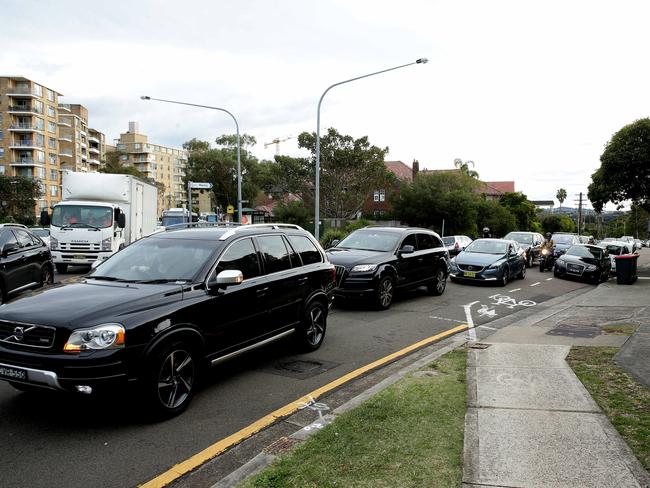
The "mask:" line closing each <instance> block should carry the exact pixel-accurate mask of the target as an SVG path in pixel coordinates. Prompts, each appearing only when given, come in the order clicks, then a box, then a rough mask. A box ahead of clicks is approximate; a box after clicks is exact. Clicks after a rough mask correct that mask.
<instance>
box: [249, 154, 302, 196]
mask: <svg viewBox="0 0 650 488" xmlns="http://www.w3.org/2000/svg"><path fill="white" fill-rule="evenodd" d="M313 176H314V170H313V167H312V164H311V162H310V160H309V159H307V158H294V157H291V156H282V155H276V156H275V158H274V160H273V161H268V162H265V163H263V164H260V177H259V180H260V186H261V187H262V189H263V190H264V191H265V192H267V193H271V194H272V195H277V196H282V195H284V194H288V193H291V194H294V195H296V196H298V197H300V198H301V199H302V200H303V201H304V202H305V203H306V204H313V200H314V199H313V196H312V193H313V181H314V180H313Z"/></svg>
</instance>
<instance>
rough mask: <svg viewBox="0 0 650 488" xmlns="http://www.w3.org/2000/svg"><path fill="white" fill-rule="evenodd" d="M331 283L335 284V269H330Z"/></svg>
mask: <svg viewBox="0 0 650 488" xmlns="http://www.w3.org/2000/svg"><path fill="white" fill-rule="evenodd" d="M332 283H334V284H336V268H332Z"/></svg>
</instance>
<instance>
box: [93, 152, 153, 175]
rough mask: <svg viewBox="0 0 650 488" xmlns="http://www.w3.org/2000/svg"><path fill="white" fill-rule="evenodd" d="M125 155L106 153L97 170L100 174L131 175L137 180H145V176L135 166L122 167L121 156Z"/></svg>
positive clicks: (121, 153) (122, 153)
mask: <svg viewBox="0 0 650 488" xmlns="http://www.w3.org/2000/svg"><path fill="white" fill-rule="evenodd" d="M123 155H126V153H124V152H121V151H110V152H107V153H106V157H105V159H104V161H103V164H102V165H101V167H100V168H99V172H100V173H109V174H117V175H131V176H137V177H138V178H142V179H145V180H146V179H147V178H146V177H145V174H144V173H143V172H142V171H140V170H138V169H137V168H136V167H135V166H124V165H123V164H122V159H121V158H122V156H123Z"/></svg>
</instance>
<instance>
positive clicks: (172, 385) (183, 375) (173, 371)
mask: <svg viewBox="0 0 650 488" xmlns="http://www.w3.org/2000/svg"><path fill="white" fill-rule="evenodd" d="M193 385H194V361H193V360H192V355H191V354H190V353H189V352H187V351H185V350H183V349H175V350H173V351H171V352H170V353H169V354H168V355H167V357H166V358H165V359H164V361H163V362H162V365H161V367H160V373H159V375H158V398H159V399H160V401H161V403H162V404H163V405H164V406H165V407H166V408H168V409H174V408H177V407H178V406H180V405H182V404H183V402H185V400H187V398H188V397H189V395H190V393H191V392H192V387H193Z"/></svg>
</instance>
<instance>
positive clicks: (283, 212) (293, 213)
mask: <svg viewBox="0 0 650 488" xmlns="http://www.w3.org/2000/svg"><path fill="white" fill-rule="evenodd" d="M273 214H274V215H275V218H276V220H277V221H278V222H282V223H285V224H296V225H299V226H300V227H302V228H303V229H308V230H309V229H311V228H312V227H313V224H314V212H313V211H312V210H311V208H307V207H306V206H305V204H304V203H303V202H301V201H293V202H287V203H284V202H280V203H278V204H277V205H276V207H275V209H274V210H273Z"/></svg>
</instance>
